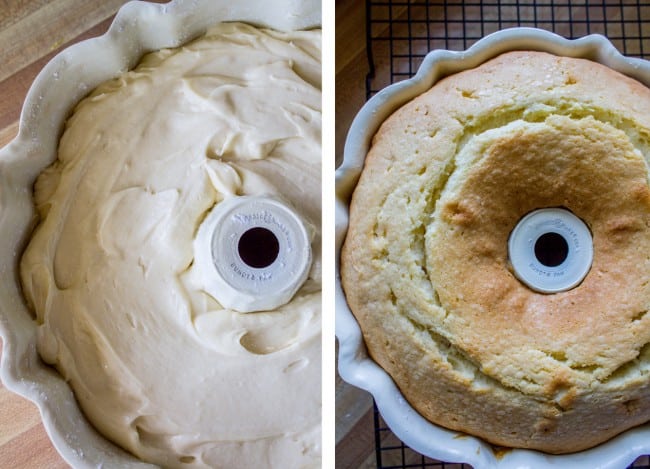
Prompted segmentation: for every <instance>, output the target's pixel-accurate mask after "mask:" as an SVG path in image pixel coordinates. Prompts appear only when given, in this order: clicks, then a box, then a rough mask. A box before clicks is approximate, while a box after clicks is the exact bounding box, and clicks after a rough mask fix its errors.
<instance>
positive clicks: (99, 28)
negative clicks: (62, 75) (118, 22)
mask: <svg viewBox="0 0 650 469" xmlns="http://www.w3.org/2000/svg"><path fill="white" fill-rule="evenodd" d="M124 3H126V0H101V1H98V0H91V1H89V0H0V147H3V146H5V145H6V144H7V143H8V142H9V141H11V139H13V138H14V136H15V135H16V134H17V132H18V120H19V117H20V110H21V107H22V104H23V101H24V99H25V95H26V94H27V90H28V89H29V86H30V85H31V83H32V81H33V80H34V78H35V77H36V75H37V74H38V72H39V71H40V70H41V68H43V66H44V65H45V64H46V63H47V62H48V61H49V60H50V59H51V58H52V57H53V56H54V55H55V54H56V53H57V52H59V51H60V50H62V49H64V48H66V47H68V46H69V45H71V44H74V43H76V42H79V41H81V40H84V39H88V38H90V37H95V36H99V35H101V34H103V33H104V32H105V31H106V30H107V29H108V27H109V25H110V23H111V20H112V18H113V16H114V14H115V13H116V12H117V10H118V9H119V7H120V6H121V5H122V4H124ZM158 3H165V2H163V1H160V2H158ZM0 353H1V352H0ZM66 467H69V466H68V465H67V464H66V463H65V462H64V461H63V459H61V457H60V456H59V454H58V453H57V452H56V450H55V449H54V447H53V446H52V443H51V442H50V440H49V438H48V436H47V434H46V432H45V429H44V428H43V424H42V423H41V417H40V414H39V412H38V409H37V408H36V406H35V405H34V404H33V403H31V402H30V401H28V400H25V399H23V398H22V397H20V396H18V395H16V394H14V393H12V392H10V391H8V390H7V389H6V388H5V387H4V386H3V385H2V383H0V468H2V469H4V468H7V469H23V468H24V469H41V468H42V469H58V468H66Z"/></svg>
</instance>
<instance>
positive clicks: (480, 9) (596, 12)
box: [366, 0, 650, 469]
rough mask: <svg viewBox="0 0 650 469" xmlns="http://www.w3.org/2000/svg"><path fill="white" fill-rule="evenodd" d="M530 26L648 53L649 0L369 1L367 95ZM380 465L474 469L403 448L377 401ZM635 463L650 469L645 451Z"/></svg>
mask: <svg viewBox="0 0 650 469" xmlns="http://www.w3.org/2000/svg"><path fill="white" fill-rule="evenodd" d="M518 26H528V27H535V28H541V29H546V30H548V31H553V32H555V33H557V34H559V35H561V36H564V37H566V38H570V39H573V38H577V37H581V36H585V35H587V34H596V33H597V34H603V35H605V36H607V37H608V38H609V40H610V41H611V42H612V43H613V44H614V46H615V47H616V48H617V49H618V50H619V51H620V52H622V53H623V54H625V55H628V56H632V57H641V58H646V59H650V2H638V1H629V0H621V1H617V2H611V1H610V2H594V1H583V2H577V1H552V0H540V1H521V2H512V1H500V2H484V1H465V2H463V1H454V0H449V1H442V2H440V1H424V0H385V1H380V0H366V45H367V52H368V65H369V73H368V75H367V77H366V97H367V98H370V97H371V96H372V95H373V94H374V93H376V92H377V91H379V90H381V89H383V88H384V87H386V86H388V85H389V84H391V83H395V82H398V81H401V80H404V79H407V78H410V77H411V76H413V75H414V74H415V73H416V72H417V69H418V67H419V66H420V64H421V63H422V60H423V59H424V56H425V55H426V54H427V52H429V51H431V50H434V49H449V50H464V49H467V48H468V47H470V46H471V45H472V44H474V43H475V42H476V41H478V40H479V39H481V38H482V37H483V36H485V35H487V34H489V33H492V32H495V31H498V30H500V29H505V28H512V27H518ZM374 421H375V449H376V456H377V467H378V468H382V469H398V468H446V469H470V467H471V466H469V465H467V464H452V463H445V462H442V461H436V460H434V459H430V458H427V457H425V456H422V455H420V454H418V453H416V452H415V451H413V450H412V449H410V448H409V447H407V446H405V445H404V443H402V442H401V441H400V440H399V439H398V438H397V437H396V436H395V435H394V434H393V433H392V432H391V431H390V429H389V428H388V427H387V426H386V423H385V422H384V421H383V419H382V418H381V415H380V414H379V412H378V411H377V408H376V407H375V415H374ZM630 467H633V468H635V469H650V458H649V457H648V456H642V457H640V458H639V459H637V460H636V461H635V462H634V464H633V465H632V466H630Z"/></svg>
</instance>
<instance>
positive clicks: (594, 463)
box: [335, 28, 650, 469]
mask: <svg viewBox="0 0 650 469" xmlns="http://www.w3.org/2000/svg"><path fill="white" fill-rule="evenodd" d="M514 50H535V51H545V52H550V53H552V54H555V55H559V56H567V57H580V58H585V59H589V60H593V61H595V62H600V63H601V64H604V65H606V66H608V67H610V68H612V69H614V70H618V71H619V72H621V73H623V74H625V75H628V76H630V77H632V78H635V79H637V80H638V81H640V82H642V83H643V84H645V85H646V86H650V62H646V61H644V60H640V59H633V58H628V57H624V56H623V55H621V54H620V53H619V52H618V51H617V50H616V49H615V48H614V46H613V45H612V44H611V43H610V42H609V41H608V40H607V38H605V37H603V36H599V35H590V36H586V37H583V38H581V39H577V40H567V39H564V38H562V37H560V36H557V35H555V34H552V33H549V32H547V31H543V30H538V29H532V28H514V29H506V30H502V31H498V32H496V33H493V34H491V35H489V36H486V37H485V38H483V39H481V40H480V41H478V42H477V43H476V44H474V45H473V46H472V47H470V48H469V49H468V50H466V51H462V52H451V51H446V50H436V51H433V52H430V53H429V54H428V55H427V56H426V57H425V59H424V61H423V63H422V65H421V67H420V68H419V70H418V72H417V74H416V75H415V76H414V77H413V78H412V79H410V80H406V81H402V82H399V83H396V84H393V85H391V86H388V87H387V88H385V89H384V90H382V91H381V92H379V93H377V94H376V95H375V96H373V97H372V99H370V100H369V101H368V102H367V103H366V105H365V106H364V107H363V108H362V109H361V110H360V111H359V113H358V114H357V116H356V118H355V119H354V121H353V122H352V125H351V127H350V131H349V133H348V136H347V140H346V142H345V148H344V154H343V163H342V164H341V166H340V167H339V168H338V170H337V171H336V199H337V200H336V237H335V239H336V258H337V264H336V336H337V338H338V340H339V357H338V363H339V374H340V375H341V377H342V378H343V379H344V380H345V381H347V382H349V383H350V384H353V385H355V386H358V387H360V388H362V389H365V390H366V391H368V392H370V393H371V394H372V395H373V397H374V398H375V402H376V403H377V407H378V408H379V411H380V413H381V415H382V417H383V418H384V420H385V421H386V423H387V424H388V426H389V427H390V428H391V430H392V431H393V432H394V433H395V435H397V436H398V437H399V438H400V439H401V440H402V441H403V442H404V443H405V444H407V445H408V446H410V447H411V448H413V449H415V450H416V451H418V452H420V453H422V454H424V455H426V456H429V457H432V458H435V459H440V460H443V461H449V462H463V463H469V464H471V465H472V466H473V467H474V468H475V469H481V468H499V469H506V468H540V467H544V468H567V467H570V468H572V469H573V468H585V469H593V468H600V469H604V468H609V469H613V468H623V467H626V466H628V465H629V464H631V463H632V462H633V461H634V460H635V459H636V458H637V457H638V456H640V455H643V454H648V453H650V424H648V425H644V426H641V427H637V428H634V429H632V430H629V431H627V432H625V433H623V434H621V435H619V436H617V437H616V438H614V439H612V440H610V441H608V442H606V443H604V444H601V445H599V446H597V447H595V448H592V449H589V450H586V451H581V452H578V453H572V454H567V455H559V456H553V455H548V454H545V453H541V452H538V451H530V450H522V449H513V450H511V451H505V452H503V451H500V452H499V453H498V455H497V454H495V452H494V451H493V449H492V447H491V446H490V445H489V444H488V443H486V442H484V441H482V440H480V439H478V438H475V437H472V436H464V435H463V436H461V435H460V434H459V433H458V432H455V431H451V430H447V429H445V428H442V427H440V426H437V425H434V424H432V423H430V422H429V421H427V420H425V419H424V418H423V417H422V416H421V415H420V414H418V413H417V412H416V411H415V410H414V409H413V407H411V406H410V405H409V403H408V402H407V401H406V400H405V399H404V397H403V395H402V394H401V393H400V391H399V389H398V388H397V386H396V385H395V383H394V382H393V380H392V379H391V377H390V376H389V375H388V374H387V373H386V372H385V371H384V370H383V369H382V368H380V367H379V365H377V364H376V363H375V362H374V361H373V360H372V359H371V358H370V357H369V356H368V353H367V351H366V348H365V345H364V342H363V337H362V335H361V330H360V329H359V325H358V323H357V322H356V320H355V318H354V316H353V315H352V313H351V312H350V309H349V307H348V305H347V303H346V301H345V295H344V293H343V289H342V287H341V278H340V274H339V272H340V270H339V258H340V253H341V245H342V244H343V240H344V239H345V234H346V231H347V227H348V213H349V212H348V205H349V202H350V197H351V195H352V192H353V191H354V187H355V185H356V183H357V180H358V178H359V175H360V173H361V170H362V169H363V163H364V159H365V157H366V154H367V152H368V149H369V146H370V142H371V139H372V137H373V135H374V134H375V132H376V131H377V129H378V128H379V126H380V125H381V123H382V122H383V121H384V120H385V119H386V118H387V117H388V116H389V115H390V114H391V113H392V112H393V111H395V110H396V109H397V108H398V107H400V106H401V105H402V104H404V103H406V102H407V101H410V100H411V99H412V98H414V97H416V96H417V95H419V94H421V93H422V92H424V91H426V90H428V89H429V88H431V86H433V84H434V83H436V81H438V80H439V79H441V78H442V77H444V76H447V75H451V74H453V73H457V72H460V71H462V70H466V69H470V68H474V67H476V66H478V65H480V64H481V63H483V62H485V61H487V60H489V59H491V58H493V57H496V56H497V55H499V54H502V53H504V52H508V51H514Z"/></svg>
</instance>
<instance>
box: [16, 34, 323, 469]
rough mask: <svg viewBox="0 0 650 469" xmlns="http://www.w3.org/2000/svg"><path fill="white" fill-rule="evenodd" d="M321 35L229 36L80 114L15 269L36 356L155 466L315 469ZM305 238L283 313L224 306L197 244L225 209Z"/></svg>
mask: <svg viewBox="0 0 650 469" xmlns="http://www.w3.org/2000/svg"><path fill="white" fill-rule="evenodd" d="M320 51H321V35H320V31H307V32H304V31H303V32H294V33H278V32H273V31H268V30H259V29H256V28H253V27H251V26H247V25H242V24H237V23H230V24H221V25H218V26H216V27H214V28H213V29H211V30H210V31H209V32H208V34H207V35H206V36H205V37H203V38H201V39H199V40H196V41H194V42H192V43H190V44H188V45H186V46H184V47H182V48H179V49H174V50H163V51H160V52H157V53H153V54H149V55H147V56H145V58H144V59H143V61H142V63H141V64H140V65H139V66H138V67H137V68H136V69H135V70H134V71H131V72H128V73H126V74H124V75H123V76H121V77H120V78H118V79H115V80H113V81H111V82H108V83H106V84H104V85H102V86H100V87H99V88H97V89H96V90H95V91H94V92H93V93H92V94H91V95H90V96H89V97H88V98H87V99H85V100H83V101H82V102H81V103H80V104H79V105H78V107H77V108H76V109H75V111H74V113H73V115H72V117H71V118H70V119H69V121H68V123H67V127H66V130H65V132H64V134H63V137H62V139H61V143H60V148H59V156H58V160H57V161H56V162H55V164H54V165H53V166H51V167H50V168H48V169H47V170H46V171H45V172H44V173H43V174H42V175H41V176H40V177H39V178H38V180H37V182H36V185H35V203H36V206H37V209H38V213H39V215H40V224H39V225H38V227H37V229H36V231H35V232H34V235H33V238H32V239H31V242H30V243H29V246H28V247H27V249H26V251H25V254H24V256H23V259H22V263H21V266H20V267H21V277H22V282H23V288H24V292H25V296H26V298H27V300H28V302H29V303H30V305H31V306H32V307H33V309H34V311H35V314H36V319H37V321H38V323H39V343H38V347H39V352H40V354H41V356H42V357H43V359H44V360H45V361H46V362H48V363H51V364H54V365H55V366H56V367H57V368H58V370H59V371H60V372H61V374H62V375H63V376H64V377H65V378H66V379H67V380H68V381H69V382H70V385H71V386H72V388H73V390H74V391H75V394H76V397H77V399H78V401H79V403H80V405H81V407H82V408H83V410H84V412H85V414H86V415H87V417H88V418H89V419H90V421H91V422H92V423H93V424H94V425H95V426H96V427H97V429H98V430H99V431H100V432H101V433H103V434H104V435H105V436H107V437H108V438H109V439H111V440H113V441H114V442H116V443H117V444H119V445H120V446H122V447H124V448H126V449H127V450H129V451H131V452H132V453H133V454H135V455H136V456H138V457H140V458H142V459H143V460H146V461H151V462H154V463H156V464H159V465H163V466H166V467H183V468H186V467H227V468H233V467H278V468H289V467H291V468H297V467H319V466H320V452H321V450H320V439H321V436H320V420H321V366H320V357H321V346H320V344H321V338H320V335H321V293H320V292H321V273H320V265H321V256H320V243H321V241H320V239H321V237H320V211H321V205H320V196H321V190H320V180H321V179H320V168H321V146H320V129H321V90H320V76H321V66H320ZM261 194H271V195H277V196H281V197H282V198H283V199H284V200H286V201H288V202H289V203H290V204H292V205H293V207H294V208H295V209H296V210H297V212H298V213H299V214H300V215H301V216H302V218H303V219H304V220H305V222H306V223H307V224H309V225H310V226H311V228H312V229H313V230H314V232H315V234H314V239H313V241H312V251H313V256H314V262H313V265H312V269H311V272H310V275H309V278H308V279H307V281H306V282H305V284H304V285H303V287H302V288H301V289H300V290H299V291H298V293H297V294H296V295H295V296H294V297H293V299H292V300H291V301H290V302H289V303H288V304H286V305H284V306H282V307H280V308H278V309H277V310H274V311H270V312H262V313H250V314H241V313H238V312H236V311H232V310H227V309H224V308H223V307H221V305H220V304H219V303H218V302H217V301H216V300H215V299H214V298H212V297H211V296H209V295H208V294H207V293H205V292H204V291H202V290H201V288H200V285H201V279H200V278H198V276H197V275H196V272H194V271H193V256H194V253H193V250H192V241H193V238H194V236H195V234H196V231H197V229H198V226H199V225H200V223H201V221H202V220H203V218H204V217H205V216H206V214H207V213H208V212H209V211H210V209H211V208H212V207H213V206H215V204H218V203H219V202H220V201H222V200H224V199H225V198H227V197H236V196H241V195H261Z"/></svg>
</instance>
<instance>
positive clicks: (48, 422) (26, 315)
mask: <svg viewBox="0 0 650 469" xmlns="http://www.w3.org/2000/svg"><path fill="white" fill-rule="evenodd" d="M225 21H243V22H247V23H250V24H254V25H257V26H264V27H270V28H273V29H276V30H296V29H307V28H312V27H315V26H318V25H320V24H321V10H320V1H318V0H236V1H233V0H176V1H173V2H171V3H167V4H152V3H146V2H130V3H127V4H125V5H124V6H123V7H122V8H121V9H120V10H119V12H118V14H117V16H116V17H115V20H114V21H113V24H112V25H111V27H110V29H109V30H108V32H107V33H106V34H104V35H103V36H101V37H98V38H95V39H90V40H87V41H84V42H81V43H78V44H76V45H74V46H71V47H70V48H68V49H66V50H64V51H63V52H61V53H60V54H58V55H57V56H56V57H54V59H52V61H50V62H49V63H48V64H47V65H46V66H45V67H44V68H43V70H42V71H41V72H40V74H39V75H38V76H37V77H36V79H35V81H34V83H33V84H32V86H31V88H30V90H29V92H28V94H27V98H26V100H25V103H24V106H23V109H22V113H21V117H20V127H19V131H18V135H17V136H16V138H15V139H14V140H13V141H11V142H10V143H9V144H8V145H7V146H6V147H4V148H2V149H0V239H1V240H2V242H1V243H0V337H2V341H3V349H2V360H1V362H0V379H2V382H3V384H4V385H5V387H7V389H9V390H11V391H13V392H15V393H17V394H20V395H21V396H24V397H26V398H27V399H29V400H31V401H33V402H34V403H35V404H36V405H37V406H38V408H39V410H40V413H41V416H42V419H43V424H44V426H45V429H46V431H47V433H48V435H49V436H50V439H51V440H52V443H53V444H54V446H55V448H56V449H57V450H58V451H59V453H60V454H61V456H62V457H63V458H64V459H65V460H66V461H67V462H68V463H69V464H70V465H72V466H73V467H75V468H91V467H103V468H117V467H119V468H150V467H151V468H153V467H155V466H153V465H151V464H145V463H143V462H140V461H139V460H137V459H136V458H135V457H133V456H131V455H130V454H128V453H126V452H125V451H123V450H121V449H119V448H118V447H116V446H115V445H113V444H112V443H110V442H109V441H107V440H106V439H104V438H103V437H102V436H101V435H99V434H98V433H97V432H96V431H95V430H94V429H93V427H92V426H91V425H90V424H89V423H88V421H87V420H86V419H85V417H84V416H83V414H82V413H81V410H80V409H79V406H78V405H77V403H76V401H75V398H74V395H73V394H72V391H71V390H70V388H69V386H68V385H67V384H66V382H65V381H64V380H63V378H62V377H61V376H60V375H59V374H58V373H57V372H56V371H55V370H53V369H52V368H51V367H48V366H46V365H45V364H44V363H43V362H42V361H41V360H40V358H39V356H38V353H37V351H36V323H35V322H34V321H33V320H32V316H31V315H30V312H29V311H28V309H27V307H26V306H25V303H24V301H23V297H22V294H21V290H20V286H19V281H18V261H19V259H20V256H21V253H22V251H23V248H24V246H25V244H26V242H27V238H28V236H29V233H30V231H31V229H32V228H33V223H34V215H35V211H34V207H33V205H32V185H33V183H34V179H35V178H36V176H37V175H38V174H39V173H40V172H41V171H42V170H43V169H45V167H47V166H48V165H49V164H51V163H52V162H53V161H54V160H55V159H56V152H57V145H58V140H59V137H60V134H61V131H62V129H63V125H64V122H65V119H66V117H67V116H68V114H69V113H70V111H71V109H72V108H73V107H74V105H75V104H76V103H77V102H78V101H79V100H80V99H81V98H83V97H84V96H85V95H86V94H88V92H90V91H91V90H92V89H93V88H95V87H96V86H97V85H99V84H100V83H102V82H104V81H106V80H109V79H111V78H114V77H116V76H117V75H119V74H120V73H123V72H125V71H127V70H129V69H130V68H133V67H134V66H135V65H136V64H137V63H138V61H139V60H140V58H141V57H142V55H143V54H145V53H147V52H150V51H154V50H158V49H162V48H167V47H177V46H179V45H181V44H183V43H185V42H187V41H189V40H191V39H193V38H195V37H197V36H199V35H200V34H202V33H203V32H205V30H206V29H207V28H208V27H209V26H211V25H213V24H216V23H219V22H225Z"/></svg>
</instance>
